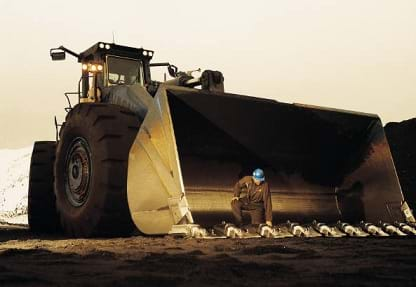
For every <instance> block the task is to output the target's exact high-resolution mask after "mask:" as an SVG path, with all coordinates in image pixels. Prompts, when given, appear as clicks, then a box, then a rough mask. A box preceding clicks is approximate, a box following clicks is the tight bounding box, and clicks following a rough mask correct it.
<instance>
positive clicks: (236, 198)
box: [231, 196, 240, 202]
mask: <svg viewBox="0 0 416 287" xmlns="http://www.w3.org/2000/svg"><path fill="white" fill-rule="evenodd" d="M239 199H240V198H239V197H237V196H234V197H233V198H231V202H233V201H234V200H239Z"/></svg>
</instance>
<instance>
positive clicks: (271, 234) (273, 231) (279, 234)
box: [257, 224, 293, 238]
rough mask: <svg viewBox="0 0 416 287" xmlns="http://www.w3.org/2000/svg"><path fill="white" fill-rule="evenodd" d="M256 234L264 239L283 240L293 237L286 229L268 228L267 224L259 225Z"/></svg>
mask: <svg viewBox="0 0 416 287" xmlns="http://www.w3.org/2000/svg"><path fill="white" fill-rule="evenodd" d="M257 233H258V234H260V235H261V236H262V237H266V238H285V237H293V234H292V233H290V232H289V230H288V229H287V228H286V227H283V228H282V227H278V226H273V227H271V226H268V225H267V224H260V225H259V227H258V230H257Z"/></svg>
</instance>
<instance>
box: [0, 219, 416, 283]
mask: <svg viewBox="0 0 416 287" xmlns="http://www.w3.org/2000/svg"><path fill="white" fill-rule="evenodd" d="M415 263H416V238H387V239H385V238H383V239H381V238H366V239H362V238H361V239H358V238H341V239H330V238H309V239H301V238H289V239H246V240H240V239H228V240H227V239H217V240H197V239H182V238H173V237H170V236H166V237H143V236H133V237H129V238H113V239H66V238H63V237H57V236H36V235H32V234H30V233H29V232H28V230H27V229H26V228H24V227H12V226H2V227H0V286H292V285H296V286H303V285H305V286H329V285H336V286H373V285H374V286H415V285H416V265H415Z"/></svg>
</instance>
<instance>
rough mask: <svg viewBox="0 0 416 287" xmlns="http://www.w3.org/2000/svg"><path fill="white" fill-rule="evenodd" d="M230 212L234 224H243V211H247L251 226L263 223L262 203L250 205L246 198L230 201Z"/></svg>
mask: <svg viewBox="0 0 416 287" xmlns="http://www.w3.org/2000/svg"><path fill="white" fill-rule="evenodd" d="M231 210H232V212H233V215H234V219H235V224H236V225H237V226H241V225H242V224H243V213H242V212H243V211H248V212H249V213H250V217H251V224H261V223H264V206H263V203H250V202H249V201H248V199H247V197H243V198H240V199H238V200H233V201H231Z"/></svg>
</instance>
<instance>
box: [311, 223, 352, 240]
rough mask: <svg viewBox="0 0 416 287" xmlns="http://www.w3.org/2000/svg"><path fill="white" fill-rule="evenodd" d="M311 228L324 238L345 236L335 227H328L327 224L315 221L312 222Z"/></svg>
mask: <svg viewBox="0 0 416 287" xmlns="http://www.w3.org/2000/svg"><path fill="white" fill-rule="evenodd" d="M312 227H313V228H314V229H315V230H316V231H317V232H319V233H320V234H322V235H323V236H325V237H343V236H345V235H346V234H345V233H343V232H341V231H340V230H338V229H337V228H336V227H330V226H328V225H327V224H325V223H322V222H317V221H316V220H314V221H313V222H312Z"/></svg>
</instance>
